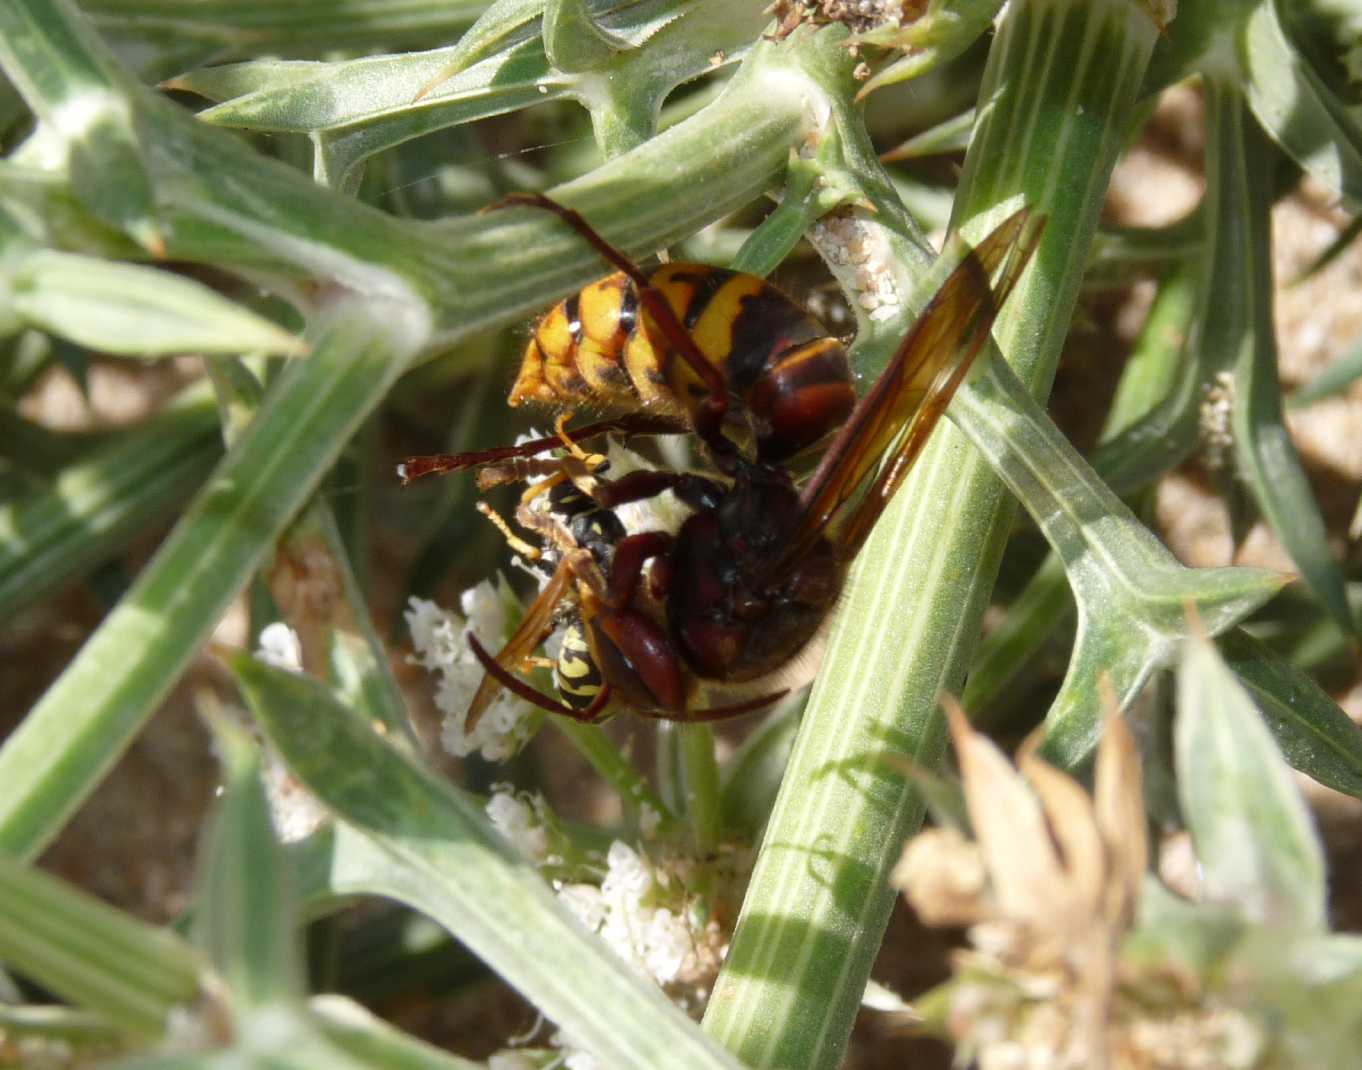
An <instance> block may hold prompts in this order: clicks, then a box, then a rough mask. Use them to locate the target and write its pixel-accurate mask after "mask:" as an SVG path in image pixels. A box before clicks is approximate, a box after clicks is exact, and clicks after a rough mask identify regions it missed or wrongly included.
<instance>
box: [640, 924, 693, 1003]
mask: <svg viewBox="0 0 1362 1070" xmlns="http://www.w3.org/2000/svg"><path fill="white" fill-rule="evenodd" d="M641 935H642V947H641V948H640V951H641V953H642V957H643V965H644V967H645V968H646V969H647V971H648V973H649V974H650V975H651V976H652V977H654V978H655V979H656V980H657V982H658V983H659V984H664V985H665V984H667V983H669V982H671V981H674V980H676V978H677V975H679V974H680V973H681V968H682V967H683V966H685V964H686V960H687V959H688V958H690V957H691V956H692V954H693V953H694V949H695V939H694V937H692V935H691V931H690V927H689V926H687V925H686V923H685V921H684V920H682V919H681V918H679V917H677V916H676V915H675V914H673V913H672V912H671V911H670V910H667V909H666V908H665V907H661V908H659V909H657V910H655V911H653V916H652V918H651V919H650V920H649V922H648V924H647V926H646V928H645V929H644V930H643V932H642V934H641Z"/></svg>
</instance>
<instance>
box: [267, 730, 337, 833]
mask: <svg viewBox="0 0 1362 1070" xmlns="http://www.w3.org/2000/svg"><path fill="white" fill-rule="evenodd" d="M263 782H264V786H265V800H266V801H267V802H268V803H269V807H270V818H271V819H272V820H273V822H274V831H275V833H276V834H277V835H278V836H279V841H280V842H281V843H297V842H298V841H299V840H305V839H307V838H308V837H309V836H311V835H312V834H313V833H314V832H316V831H317V829H319V828H321V826H322V824H323V823H324V822H325V821H326V819H327V817H329V816H330V815H329V813H328V812H327V809H326V807H325V806H323V805H322V804H321V803H320V802H318V801H317V797H316V796H315V795H313V794H312V792H310V791H308V790H307V788H305V787H303V785H302V783H301V782H299V781H298V780H297V779H296V778H295V777H294V775H293V774H292V773H290V772H289V771H288V767H287V766H285V765H284V763H283V761H282V760H281V759H280V757H279V755H277V754H276V753H275V752H274V748H273V747H270V746H266V747H265V768H264V772H263Z"/></svg>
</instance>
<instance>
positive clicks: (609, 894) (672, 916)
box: [557, 840, 722, 988]
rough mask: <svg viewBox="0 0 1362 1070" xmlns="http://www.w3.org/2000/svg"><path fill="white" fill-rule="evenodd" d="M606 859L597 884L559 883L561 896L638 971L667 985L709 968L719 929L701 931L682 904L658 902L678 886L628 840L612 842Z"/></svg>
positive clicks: (586, 923)
mask: <svg viewBox="0 0 1362 1070" xmlns="http://www.w3.org/2000/svg"><path fill="white" fill-rule="evenodd" d="M605 864H606V874H605V879H604V880H603V881H602V882H601V884H600V886H599V887H597V886H596V885H594V884H560V885H558V886H557V891H558V898H559V899H561V900H562V901H563V903H564V905H565V906H567V908H568V909H569V910H571V911H572V912H573V913H574V914H576V915H577V917H578V918H579V919H581V922H582V924H584V925H585V926H586V927H587V928H588V929H590V930H591V931H592V932H594V933H598V934H599V935H600V937H601V939H603V940H604V941H605V942H606V943H607V944H608V945H610V947H611V948H613V949H614V951H615V953H616V954H617V955H619V956H620V958H622V959H624V961H625V962H627V963H629V964H630V965H631V966H633V967H634V969H636V970H638V972H639V973H641V974H643V975H645V976H647V977H651V978H652V979H653V980H654V981H655V982H657V984H659V985H661V986H663V987H664V988H665V987H667V986H669V985H673V984H675V983H678V982H680V983H683V984H685V983H689V982H690V981H691V980H692V979H693V978H695V977H696V975H697V974H699V973H700V972H702V971H703V970H704V969H705V967H706V962H705V961H703V960H706V959H708V958H709V957H710V956H709V955H707V954H706V946H705V945H707V944H709V943H711V942H712V940H713V937H714V935H715V934H714V933H711V932H709V931H708V928H706V929H704V930H702V931H701V932H699V933H697V932H696V931H695V929H694V928H693V927H692V925H691V923H690V921H689V919H688V918H687V917H686V914H685V910H684V906H683V905H682V904H679V903H677V904H675V905H677V906H678V910H675V911H674V910H672V909H669V908H668V907H666V906H660V905H658V902H659V900H662V899H666V898H671V899H673V900H675V899H676V895H675V888H674V887H672V886H671V885H672V882H671V881H670V880H669V878H667V876H666V875H665V874H662V873H660V872H659V871H657V870H656V869H655V868H654V867H653V866H652V865H651V864H650V863H649V862H648V861H647V860H646V859H644V858H643V857H642V856H641V855H640V854H639V853H638V852H637V851H635V850H634V849H633V848H632V847H630V846H629V845H628V844H626V843H622V842H620V841H619V840H616V841H615V842H614V843H612V844H611V845H610V850H609V852H608V853H607V855H606V859H605ZM719 957H722V952H719Z"/></svg>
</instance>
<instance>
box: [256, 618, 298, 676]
mask: <svg viewBox="0 0 1362 1070" xmlns="http://www.w3.org/2000/svg"><path fill="white" fill-rule="evenodd" d="M255 656H256V659H257V660H258V661H263V662H264V663H265V664H266V665H273V666H274V667H275V668H276V669H285V670H287V671H288V672H302V671H303V644H302V643H301V642H300V641H299V639H298V633H297V632H295V631H294V630H293V629H292V628H290V627H289V626H288V625H287V624H285V623H284V622H283V621H280V620H277V621H275V622H274V623H273V624H266V625H265V627H264V628H263V629H262V630H261V632H260V646H259V648H258V649H257V650H256V652H255Z"/></svg>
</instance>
